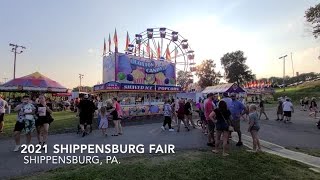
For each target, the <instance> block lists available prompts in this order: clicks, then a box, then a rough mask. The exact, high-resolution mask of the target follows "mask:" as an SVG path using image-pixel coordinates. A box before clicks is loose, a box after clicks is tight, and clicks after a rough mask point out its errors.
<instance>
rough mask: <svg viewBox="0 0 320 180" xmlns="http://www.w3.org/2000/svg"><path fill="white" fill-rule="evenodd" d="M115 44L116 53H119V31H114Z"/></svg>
mask: <svg viewBox="0 0 320 180" xmlns="http://www.w3.org/2000/svg"><path fill="white" fill-rule="evenodd" d="M113 42H114V52H115V53H117V52H118V35H117V29H114V35H113Z"/></svg>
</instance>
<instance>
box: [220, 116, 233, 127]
mask: <svg viewBox="0 0 320 180" xmlns="http://www.w3.org/2000/svg"><path fill="white" fill-rule="evenodd" d="M220 114H221V116H222V118H223V120H224V122H226V123H227V125H228V131H230V132H233V131H234V128H233V127H232V126H231V125H230V123H228V122H227V120H226V119H225V118H224V116H223V114H222V112H220Z"/></svg>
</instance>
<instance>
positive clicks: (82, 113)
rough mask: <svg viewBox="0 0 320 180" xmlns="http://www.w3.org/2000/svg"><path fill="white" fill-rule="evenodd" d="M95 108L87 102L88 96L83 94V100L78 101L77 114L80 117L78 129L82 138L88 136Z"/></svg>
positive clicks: (90, 102)
mask: <svg viewBox="0 0 320 180" xmlns="http://www.w3.org/2000/svg"><path fill="white" fill-rule="evenodd" d="M96 109H97V107H96V106H95V105H94V103H93V102H92V101H91V100H89V95H88V94H85V95H84V99H82V100H80V103H79V105H78V113H79V117H80V128H81V131H82V137H84V136H86V135H88V134H89V133H88V132H89V131H88V129H89V130H90V129H91V125H92V119H93V114H94V112H95V110H96Z"/></svg>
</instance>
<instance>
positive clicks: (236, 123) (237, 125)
mask: <svg viewBox="0 0 320 180" xmlns="http://www.w3.org/2000/svg"><path fill="white" fill-rule="evenodd" d="M231 125H232V127H233V128H234V131H236V132H238V131H240V119H236V120H232V121H231Z"/></svg>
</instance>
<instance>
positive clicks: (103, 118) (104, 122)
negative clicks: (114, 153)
mask: <svg viewBox="0 0 320 180" xmlns="http://www.w3.org/2000/svg"><path fill="white" fill-rule="evenodd" d="M99 116H100V124H99V129H101V130H102V134H103V135H104V136H108V135H107V128H108V117H107V116H108V113H107V108H106V107H105V106H102V107H101V108H100V110H99Z"/></svg>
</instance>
